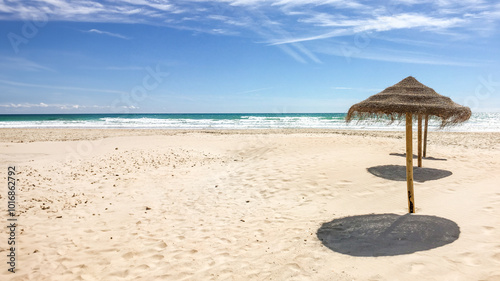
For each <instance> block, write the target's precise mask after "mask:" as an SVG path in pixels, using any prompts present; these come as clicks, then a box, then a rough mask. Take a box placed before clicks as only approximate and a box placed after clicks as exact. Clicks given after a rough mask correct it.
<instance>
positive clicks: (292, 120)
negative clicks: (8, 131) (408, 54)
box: [0, 113, 500, 132]
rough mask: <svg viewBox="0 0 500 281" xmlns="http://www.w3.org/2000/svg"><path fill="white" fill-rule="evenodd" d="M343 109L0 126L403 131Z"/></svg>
mask: <svg viewBox="0 0 500 281" xmlns="http://www.w3.org/2000/svg"><path fill="white" fill-rule="evenodd" d="M345 115H346V114H345V113H253V114H250V113H223V114H212V113H210V114H208V113H207V114H202V113H197V114H25V115H24V114H23V115H20V114H19V115H6V114H3V115H0V128H82V129H90V128H96V129H195V130H196V129H203V130H210V129H282V128H310V129H343V130H382V131H403V130H404V126H405V124H404V122H398V121H396V122H394V123H392V124H390V123H389V122H388V120H384V119H379V120H377V119H368V120H363V121H357V120H354V121H352V122H350V123H346V122H345V119H344V118H345ZM439 124H440V122H439V121H438V120H435V119H431V120H430V121H429V130H430V131H435V130H445V131H455V132H500V113H473V114H472V117H471V118H470V120H468V121H467V122H465V123H463V124H460V125H455V126H451V127H447V128H445V129H439Z"/></svg>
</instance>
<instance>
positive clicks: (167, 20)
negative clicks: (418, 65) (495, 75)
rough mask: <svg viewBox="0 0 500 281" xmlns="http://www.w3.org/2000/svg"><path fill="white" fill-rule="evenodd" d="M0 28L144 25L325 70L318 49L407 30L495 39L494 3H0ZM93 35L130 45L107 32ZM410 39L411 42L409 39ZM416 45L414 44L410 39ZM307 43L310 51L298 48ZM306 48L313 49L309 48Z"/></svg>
mask: <svg viewBox="0 0 500 281" xmlns="http://www.w3.org/2000/svg"><path fill="white" fill-rule="evenodd" d="M0 3H1V4H0V12H1V14H0V20H2V19H3V20H28V21H29V20H32V19H33V17H34V16H35V17H38V18H42V19H43V18H47V19H48V20H49V21H51V20H57V21H76V22H106V23H142V24H151V25H164V26H168V27H171V28H176V29H181V30H191V31H193V32H194V33H200V32H203V33H209V34H217V35H224V36H242V37H246V38H251V39H253V40H254V41H255V42H261V43H262V42H264V43H267V44H270V45H287V46H279V48H280V49H281V50H283V52H285V53H286V54H288V55H290V56H291V57H292V58H294V59H295V60H297V61H299V62H315V63H318V62H321V60H320V59H319V58H318V57H317V56H316V54H314V53H313V52H312V51H311V48H310V44H312V43H313V41H324V40H327V39H329V38H338V37H342V36H352V35H355V34H357V33H362V32H373V33H382V32H384V33H388V32H391V31H398V30H407V31H408V32H409V33H410V32H411V33H412V34H416V33H425V34H432V35H439V36H445V37H446V38H451V39H453V40H464V38H466V39H467V40H471V39H473V38H476V37H482V36H483V37H484V36H491V35H492V34H496V33H495V32H496V28H497V25H498V22H499V21H500V4H499V3H497V2H496V1H493V0H490V1H488V0H461V1H459V0H437V1H434V0H422V1H417V0H391V1H360V0H358V1H344V0H184V1H174V0H121V1H119V0H106V1H97V0H79V1H70V0H37V1H8V2H7V1H0ZM87 32H91V33H95V34H102V35H106V36H112V37H116V38H120V39H131V38H129V37H127V36H125V35H122V34H118V33H113V32H109V31H104V30H99V29H91V30H89V31H87ZM410 36H411V35H410ZM410 38H411V37H410ZM301 42H304V44H302V45H301V44H299V43H301ZM305 42H308V43H307V45H306V43H305Z"/></svg>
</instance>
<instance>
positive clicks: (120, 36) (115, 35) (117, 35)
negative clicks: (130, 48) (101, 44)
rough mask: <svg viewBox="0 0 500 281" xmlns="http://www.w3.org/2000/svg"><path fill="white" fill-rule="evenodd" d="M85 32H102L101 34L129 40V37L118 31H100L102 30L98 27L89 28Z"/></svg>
mask: <svg viewBox="0 0 500 281" xmlns="http://www.w3.org/2000/svg"><path fill="white" fill-rule="evenodd" d="M86 32H89V33H97V34H103V35H107V36H111V37H116V38H120V39H125V40H129V39H130V37H127V36H125V35H121V34H118V33H112V32H108V31H102V30H99V29H91V30H88V31H86Z"/></svg>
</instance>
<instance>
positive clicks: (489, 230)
mask: <svg viewBox="0 0 500 281" xmlns="http://www.w3.org/2000/svg"><path fill="white" fill-rule="evenodd" d="M494 231H495V228H494V227H491V226H483V233H484V234H486V235H491V234H492V233H493V232H494Z"/></svg>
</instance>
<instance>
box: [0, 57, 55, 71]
mask: <svg viewBox="0 0 500 281" xmlns="http://www.w3.org/2000/svg"><path fill="white" fill-rule="evenodd" d="M0 68H2V69H14V70H21V71H54V70H53V69H51V68H50V67H47V66H44V65H41V64H39V63H36V62H34V61H32V60H29V59H26V58H23V57H18V56H17V57H4V56H0Z"/></svg>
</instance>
